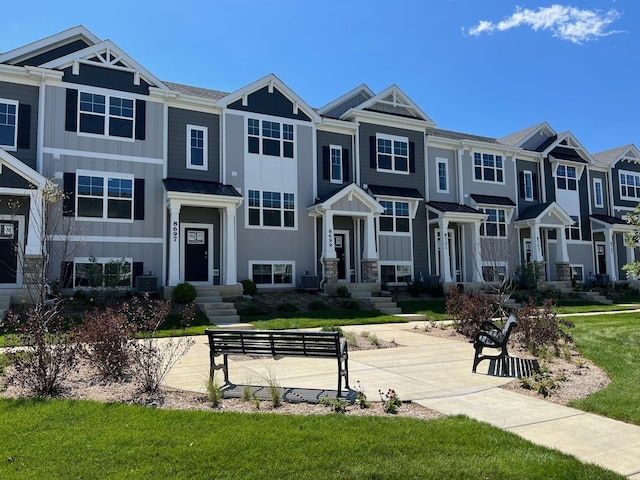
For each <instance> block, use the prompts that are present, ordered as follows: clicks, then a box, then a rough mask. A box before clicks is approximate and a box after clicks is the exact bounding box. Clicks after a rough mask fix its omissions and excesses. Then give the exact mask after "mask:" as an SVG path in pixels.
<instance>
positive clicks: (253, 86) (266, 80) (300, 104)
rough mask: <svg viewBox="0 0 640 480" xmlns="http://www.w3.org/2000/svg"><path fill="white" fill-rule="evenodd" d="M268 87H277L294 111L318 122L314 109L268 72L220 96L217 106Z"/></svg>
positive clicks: (319, 119)
mask: <svg viewBox="0 0 640 480" xmlns="http://www.w3.org/2000/svg"><path fill="white" fill-rule="evenodd" d="M264 87H269V90H272V89H273V88H277V89H278V90H279V91H280V92H281V93H282V95H284V96H285V98H287V99H288V100H289V101H291V103H293V108H294V112H296V111H297V110H298V109H300V110H302V111H303V112H304V113H306V115H307V116H308V117H309V118H311V120H312V121H313V122H316V123H320V122H321V118H320V115H318V114H317V113H316V111H315V110H314V109H313V108H311V107H310V106H309V104H307V102H305V101H304V100H302V98H301V97H300V96H298V94H297V93H295V92H294V91H293V90H291V89H290V88H289V87H288V86H287V85H286V84H285V83H284V82H283V81H282V80H280V79H279V78H278V77H277V76H276V75H275V74H273V73H270V74H269V75H267V76H265V77H262V78H260V79H258V80H256V81H255V82H251V83H250V84H249V85H246V86H244V87H242V88H240V89H238V90H236V91H235V92H232V93H229V94H228V95H226V96H224V97H222V98H221V99H220V100H219V101H218V106H221V107H228V106H229V105H230V104H232V103H233V102H235V101H237V100H243V99H246V98H247V97H248V96H249V95H250V94H252V93H254V92H256V91H258V90H260V89H262V88H264Z"/></svg>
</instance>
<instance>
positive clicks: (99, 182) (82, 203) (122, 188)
mask: <svg viewBox="0 0 640 480" xmlns="http://www.w3.org/2000/svg"><path fill="white" fill-rule="evenodd" d="M133 186H134V181H133V177H132V176H125V175H124V174H119V175H118V176H115V175H114V176H111V175H110V174H109V175H103V174H97V173H95V172H83V173H78V175H77V186H76V202H77V206H76V212H77V216H78V217H86V218H102V219H116V220H133Z"/></svg>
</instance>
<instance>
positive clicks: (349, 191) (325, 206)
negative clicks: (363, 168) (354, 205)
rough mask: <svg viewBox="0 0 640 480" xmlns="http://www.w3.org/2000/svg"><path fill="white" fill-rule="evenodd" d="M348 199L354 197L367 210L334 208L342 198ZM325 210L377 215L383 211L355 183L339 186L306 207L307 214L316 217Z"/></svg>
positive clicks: (356, 214) (353, 214)
mask: <svg viewBox="0 0 640 480" xmlns="http://www.w3.org/2000/svg"><path fill="white" fill-rule="evenodd" d="M344 198H346V199H348V200H349V201H351V200H353V199H354V198H355V199H357V200H358V201H360V202H361V203H362V204H363V205H364V206H365V207H366V209H367V210H369V211H368V212H362V211H356V210H354V211H350V210H336V209H335V208H334V205H335V204H336V203H337V202H339V201H340V200H342V199H344ZM327 211H333V212H334V213H339V214H343V215H352V216H363V214H375V215H379V214H381V213H382V212H384V208H382V205H380V204H379V203H378V202H377V201H376V200H375V199H374V198H373V197H372V196H371V195H369V194H368V193H367V192H365V191H364V190H363V189H362V188H360V187H359V186H358V185H357V184H355V183H350V184H348V185H345V186H344V187H341V188H339V189H337V190H334V191H333V192H330V193H328V194H327V195H325V196H324V197H322V198H319V199H318V200H317V201H316V202H315V203H314V204H313V205H311V206H310V207H308V208H307V212H309V216H311V217H318V216H322V215H324V213H325V212H327Z"/></svg>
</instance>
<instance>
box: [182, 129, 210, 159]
mask: <svg viewBox="0 0 640 480" xmlns="http://www.w3.org/2000/svg"><path fill="white" fill-rule="evenodd" d="M193 131H201V132H202V165H194V164H193V163H191V132H193ZM208 137H209V128H208V127H203V126H200V125H191V124H188V125H187V168H188V169H189V170H208V169H209V139H208Z"/></svg>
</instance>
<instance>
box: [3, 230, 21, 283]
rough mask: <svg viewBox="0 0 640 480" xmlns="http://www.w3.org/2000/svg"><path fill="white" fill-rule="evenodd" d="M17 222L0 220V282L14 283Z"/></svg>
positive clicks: (16, 254)
mask: <svg viewBox="0 0 640 480" xmlns="http://www.w3.org/2000/svg"><path fill="white" fill-rule="evenodd" d="M17 239H18V222H0V283H16V282H17V274H18V248H17V245H18V244H17Z"/></svg>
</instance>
